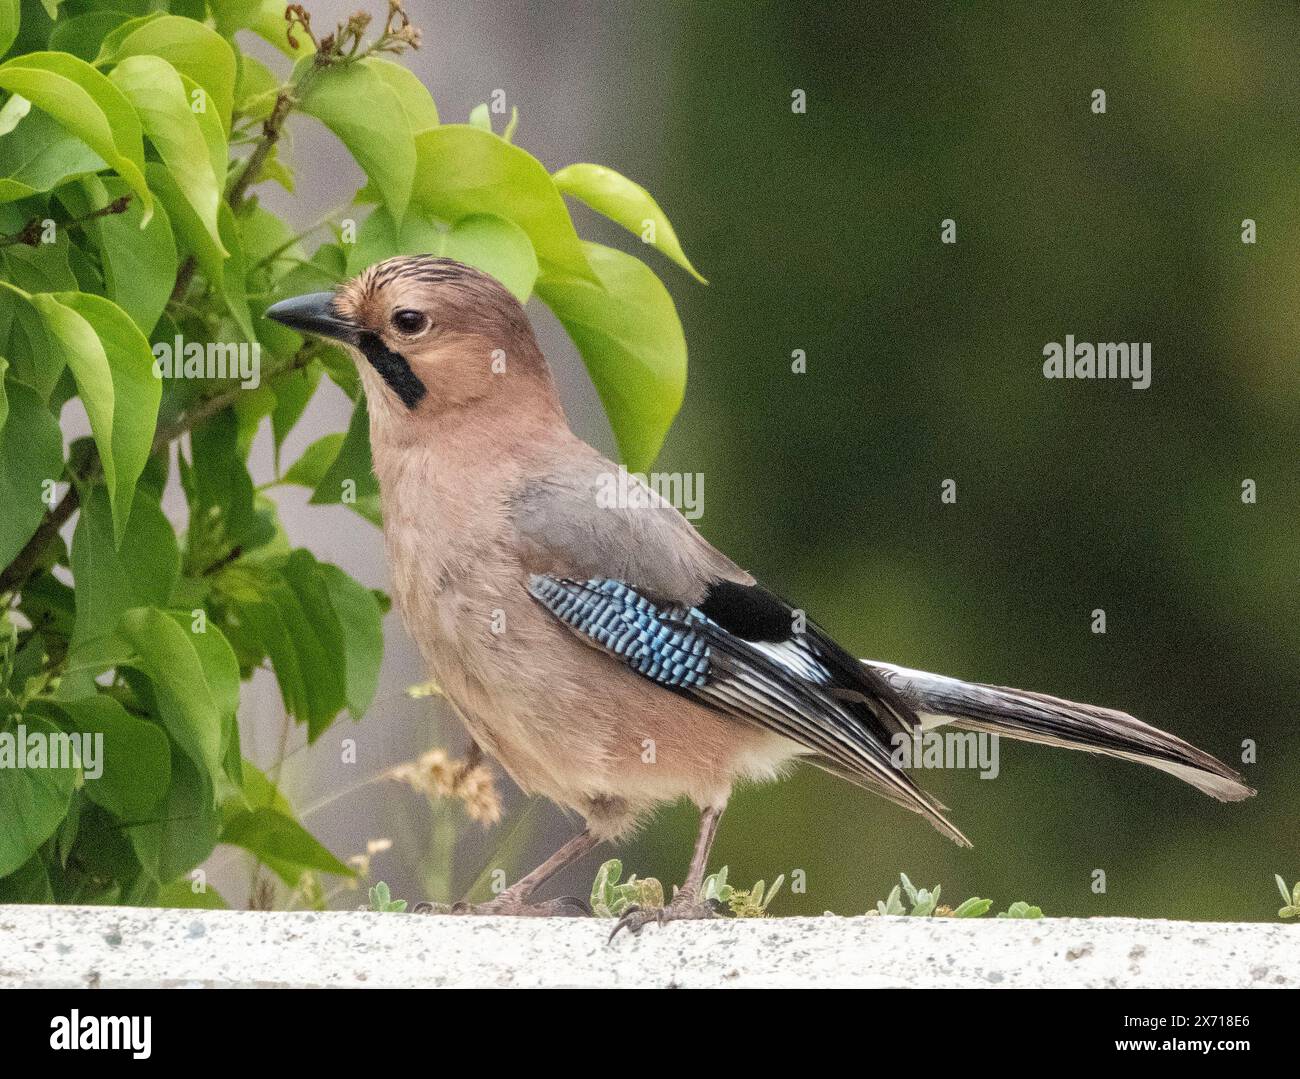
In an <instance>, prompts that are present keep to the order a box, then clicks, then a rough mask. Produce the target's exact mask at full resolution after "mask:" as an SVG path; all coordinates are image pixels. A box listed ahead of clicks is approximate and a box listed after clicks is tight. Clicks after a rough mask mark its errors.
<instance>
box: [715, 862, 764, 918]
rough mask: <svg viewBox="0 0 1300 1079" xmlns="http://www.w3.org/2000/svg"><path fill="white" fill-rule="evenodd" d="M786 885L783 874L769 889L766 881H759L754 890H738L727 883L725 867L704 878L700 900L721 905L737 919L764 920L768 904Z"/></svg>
mask: <svg viewBox="0 0 1300 1079" xmlns="http://www.w3.org/2000/svg"><path fill="white" fill-rule="evenodd" d="M784 883H785V874H784V873H782V874H781V875H780V876H778V877H777V878H776V880H774V881H773V882H772V887H771V888H768V887H767V882H766V881H761V880H760V881H759V882H758V883H756V884H755V885H754V886H753V887H752V888H749V889H744V888H736V887H735V886H733V885H731V884H728V883H727V867H726V866H725V865H724V866H723V867H722V868H721V869H719V870H718V871H717V872H716V873H711V874H709V875H708V876H707V877H705V878H704V883H703V885H701V887H700V898H701V899H702V900H703V901H704V902H706V903H720V904H722V905H723V906H726V907H727V908H728V909H730V911H731V913H732V914H733V915H735V917H737V918H762V917H763V916H764V915H766V914H767V908H768V904H770V903H771V902H772V900H773V899H774V898H776V893H777V892H779V891H780V890H781V885H782V884H784Z"/></svg>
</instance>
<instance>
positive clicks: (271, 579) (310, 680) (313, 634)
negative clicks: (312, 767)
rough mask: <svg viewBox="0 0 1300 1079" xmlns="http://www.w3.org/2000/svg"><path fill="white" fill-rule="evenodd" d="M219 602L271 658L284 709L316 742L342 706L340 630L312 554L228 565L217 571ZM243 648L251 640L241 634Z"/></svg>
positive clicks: (344, 696) (344, 694)
mask: <svg viewBox="0 0 1300 1079" xmlns="http://www.w3.org/2000/svg"><path fill="white" fill-rule="evenodd" d="M221 592H222V597H223V602H224V604H225V605H226V606H228V607H229V608H231V609H232V611H233V612H234V614H235V615H236V617H237V619H238V623H239V626H240V632H241V633H242V634H244V635H247V636H250V637H251V638H252V639H254V640H255V641H256V642H257V643H258V644H259V645H260V647H261V649H262V652H263V653H264V654H265V655H267V656H269V657H270V660H271V666H272V667H273V668H274V670H275V676H276V680H277V681H278V682H279V685H280V695H281V697H282V698H283V700H284V707H285V710H286V711H287V712H289V714H290V715H292V716H294V717H295V718H296V719H298V720H300V721H301V722H304V723H306V724H307V737H308V740H309V741H313V742H314V741H315V740H316V739H317V738H318V737H320V735H321V734H322V733H323V732H324V731H325V730H326V729H327V728H328V727H329V725H330V723H331V722H332V721H333V720H334V718H335V717H336V716H337V715H338V714H339V712H340V711H342V709H343V708H344V707H345V706H346V705H347V704H348V692H347V691H348V686H347V681H346V672H345V670H344V665H343V664H341V663H340V662H339V659H340V657H342V656H343V655H344V640H343V628H342V625H341V624H340V621H339V618H338V617H337V616H336V615H335V613H334V608H333V604H332V602H331V598H330V593H329V589H328V587H327V585H326V581H325V578H324V575H323V574H321V573H320V572H319V566H318V564H317V563H316V560H315V559H314V558H313V557H312V556H311V554H310V553H309V552H307V551H304V550H297V551H294V552H293V553H292V554H290V555H289V557H287V558H284V559H277V560H274V561H267V562H266V563H263V564H254V565H245V564H238V565H235V566H231V567H230V568H229V569H228V570H226V571H225V572H224V573H223V574H222V575H221ZM243 643H244V645H245V648H247V647H248V646H249V643H250V642H249V641H248V640H245V641H244V642H243Z"/></svg>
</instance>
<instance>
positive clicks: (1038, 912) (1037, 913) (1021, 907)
mask: <svg viewBox="0 0 1300 1079" xmlns="http://www.w3.org/2000/svg"><path fill="white" fill-rule="evenodd" d="M1042 916H1043V910H1042V908H1041V907H1031V906H1030V905H1029V904H1028V903H1026V902H1025V901H1024V900H1023V899H1019V900H1017V901H1016V902H1014V903H1012V904H1011V906H1009V907H1008V908H1007V909H1006V910H1004V911H1003V912H1002V913H1000V914H999V915H998V917H999V918H1041V917H1042Z"/></svg>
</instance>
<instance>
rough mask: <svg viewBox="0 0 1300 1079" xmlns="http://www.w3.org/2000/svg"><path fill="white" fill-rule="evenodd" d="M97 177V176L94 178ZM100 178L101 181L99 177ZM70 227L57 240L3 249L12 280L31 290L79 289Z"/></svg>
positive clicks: (8, 272)
mask: <svg viewBox="0 0 1300 1079" xmlns="http://www.w3.org/2000/svg"><path fill="white" fill-rule="evenodd" d="M92 179H93V178H92ZM96 182H98V181H96ZM67 233H68V230H67V229H64V230H63V233H62V235H60V236H59V238H58V240H57V242H56V243H52V244H45V243H41V244H37V245H36V246H35V247H28V246H27V245H26V244H14V245H13V246H12V247H8V248H5V249H3V250H0V260H3V266H4V272H5V275H6V276H7V277H8V279H9V282H10V284H13V285H17V286H18V287H19V288H20V289H25V290H26V291H28V292H62V291H64V290H65V289H75V288H76V287H77V278H76V276H75V275H74V274H73V272H72V268H71V267H70V266H69V265H68V253H69V252H70V251H71V249H72V245H71V244H70V243H69V242H68V236H67Z"/></svg>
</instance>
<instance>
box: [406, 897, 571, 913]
mask: <svg viewBox="0 0 1300 1079" xmlns="http://www.w3.org/2000/svg"><path fill="white" fill-rule="evenodd" d="M413 913H415V914H494V915H497V916H499V917H506V918H590V917H591V905H590V904H589V903H588V902H587V901H586V900H585V899H579V898H578V897H577V896H575V895H565V896H561V897H560V898H559V899H547V900H543V901H542V902H540V903H529V902H528V901H527V900H524V899H520V898H518V897H517V896H513V895H510V894H509V893H508V892H502V893H501V894H500V895H499V896H497V897H496V898H495V899H490V900H488V901H487V902H486V903H454V904H451V905H450V906H449V905H448V904H446V903H417V904H416V905H415V908H414V911H413Z"/></svg>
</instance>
